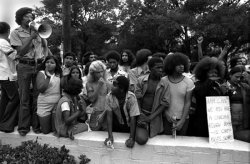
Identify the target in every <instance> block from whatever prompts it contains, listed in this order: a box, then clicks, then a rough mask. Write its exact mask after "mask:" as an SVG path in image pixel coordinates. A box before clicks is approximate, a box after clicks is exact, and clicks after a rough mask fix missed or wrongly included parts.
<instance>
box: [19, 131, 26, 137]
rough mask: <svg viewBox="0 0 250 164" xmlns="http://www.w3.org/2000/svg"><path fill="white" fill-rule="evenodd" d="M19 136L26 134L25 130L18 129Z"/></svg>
mask: <svg viewBox="0 0 250 164" xmlns="http://www.w3.org/2000/svg"><path fill="white" fill-rule="evenodd" d="M19 134H20V136H26V134H27V132H25V131H19Z"/></svg>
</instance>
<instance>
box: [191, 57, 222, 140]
mask: <svg viewBox="0 0 250 164" xmlns="http://www.w3.org/2000/svg"><path fill="white" fill-rule="evenodd" d="M224 73H225V67H224V65H223V63H222V62H221V61H220V60H218V59H217V58H215V57H204V58H203V59H202V60H201V61H200V62H199V63H198V64H197V65H196V67H195V68H194V74H195V77H196V79H197V80H198V81H197V82H196V83H195V88H194V90H193V99H195V100H196V104H195V112H194V114H193V115H192V117H191V118H190V122H189V126H188V131H187V133H188V135H190V136H199V137H208V122H207V110H206V96H221V95H223V93H222V90H221V88H220V84H219V83H218V81H219V80H221V79H223V77H224Z"/></svg>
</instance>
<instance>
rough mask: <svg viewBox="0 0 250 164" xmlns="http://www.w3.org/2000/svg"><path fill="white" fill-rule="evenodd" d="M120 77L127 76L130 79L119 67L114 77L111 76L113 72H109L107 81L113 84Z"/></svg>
mask: <svg viewBox="0 0 250 164" xmlns="http://www.w3.org/2000/svg"><path fill="white" fill-rule="evenodd" d="M118 76H125V77H126V78H128V73H127V72H125V71H123V70H121V69H120V68H119V67H118V71H117V72H116V73H115V74H114V75H113V76H112V75H111V71H110V69H108V70H107V80H108V81H109V82H111V83H113V81H114V80H115V79H116V78H117V77H118Z"/></svg>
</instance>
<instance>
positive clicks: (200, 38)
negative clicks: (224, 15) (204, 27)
mask: <svg viewBox="0 0 250 164" xmlns="http://www.w3.org/2000/svg"><path fill="white" fill-rule="evenodd" d="M197 42H198V44H197V47H198V58H199V61H200V60H201V59H202V57H203V53H202V42H203V37H202V36H200V37H199V38H198V39H197Z"/></svg>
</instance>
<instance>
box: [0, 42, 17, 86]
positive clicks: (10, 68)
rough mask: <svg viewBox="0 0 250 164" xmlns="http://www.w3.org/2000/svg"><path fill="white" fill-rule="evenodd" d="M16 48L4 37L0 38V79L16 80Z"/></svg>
mask: <svg viewBox="0 0 250 164" xmlns="http://www.w3.org/2000/svg"><path fill="white" fill-rule="evenodd" d="M16 54H17V52H16V50H14V49H13V48H12V47H11V46H10V43H9V42H8V41H7V40H5V39H0V80H10V81H16V80H17V72H16V62H15V58H16Z"/></svg>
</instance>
